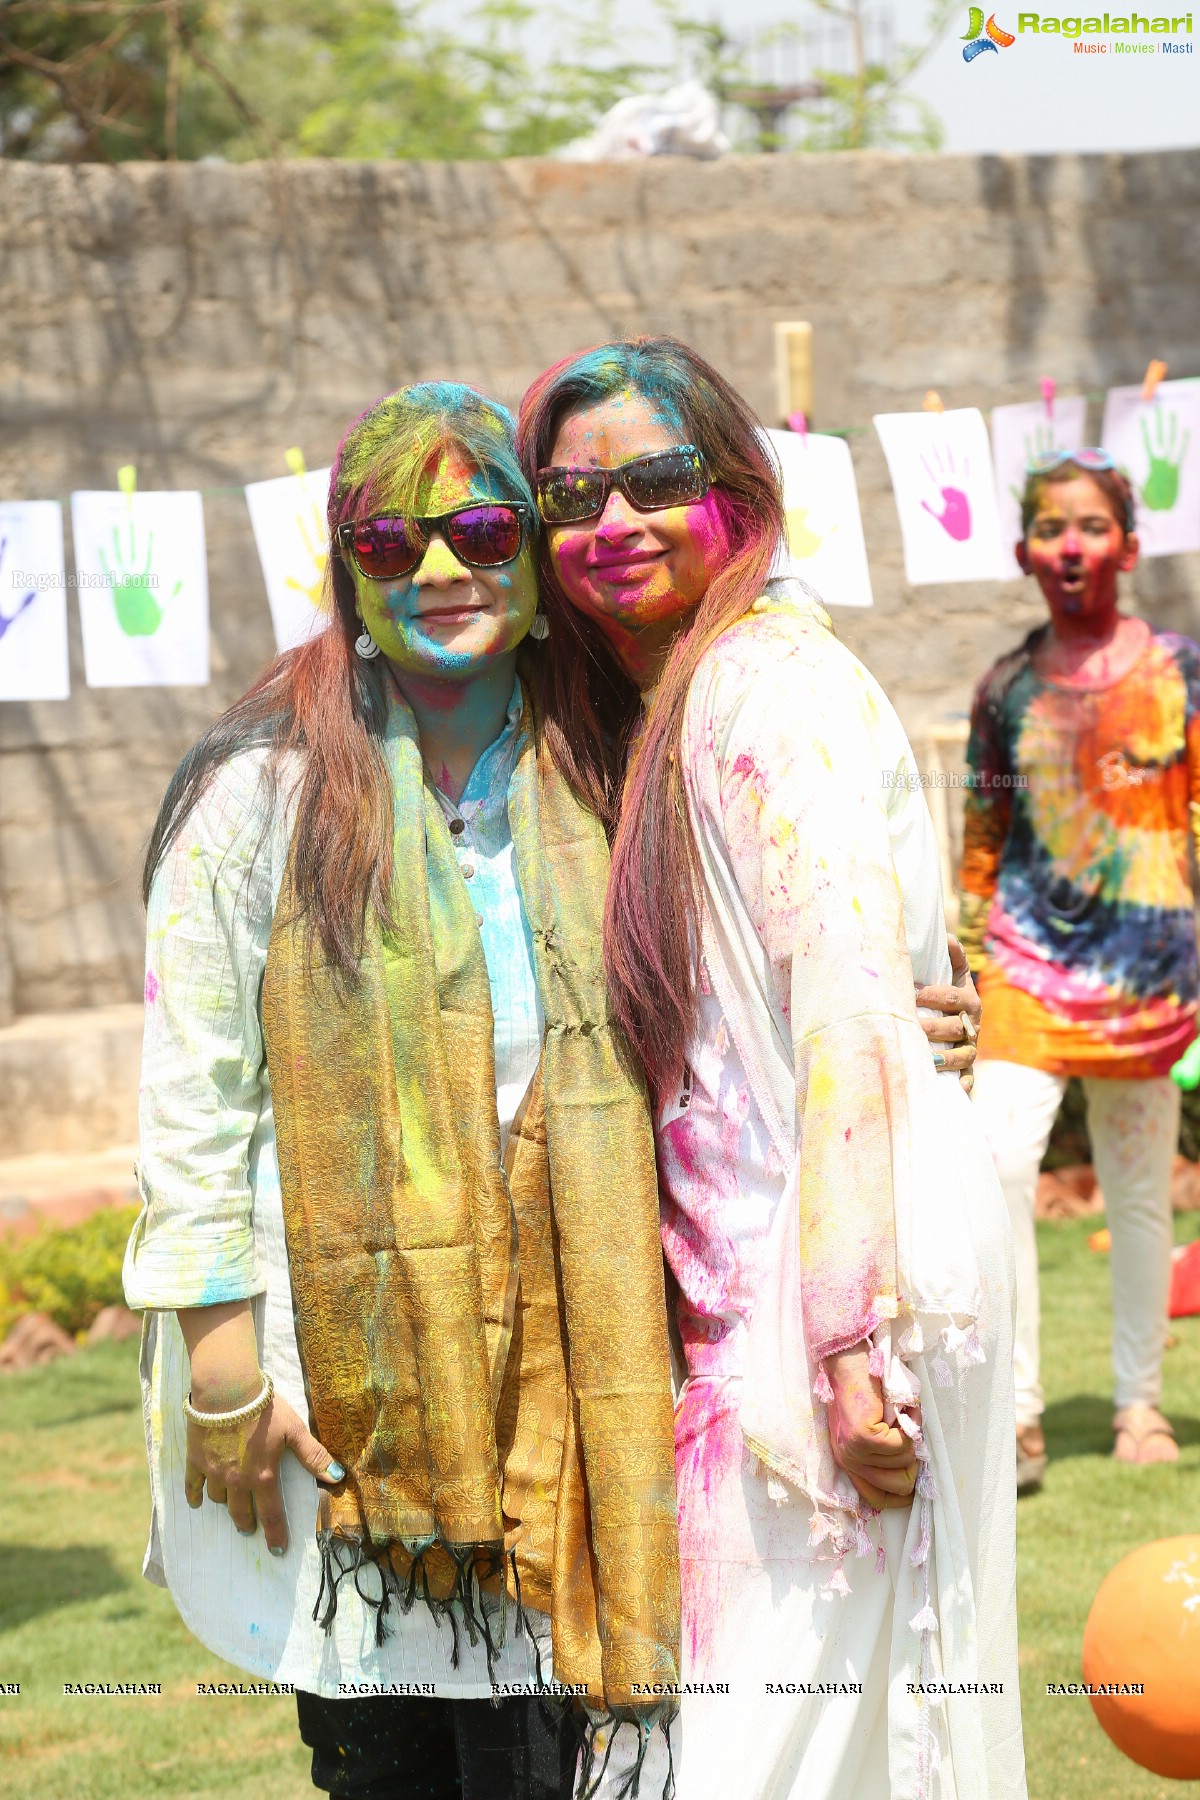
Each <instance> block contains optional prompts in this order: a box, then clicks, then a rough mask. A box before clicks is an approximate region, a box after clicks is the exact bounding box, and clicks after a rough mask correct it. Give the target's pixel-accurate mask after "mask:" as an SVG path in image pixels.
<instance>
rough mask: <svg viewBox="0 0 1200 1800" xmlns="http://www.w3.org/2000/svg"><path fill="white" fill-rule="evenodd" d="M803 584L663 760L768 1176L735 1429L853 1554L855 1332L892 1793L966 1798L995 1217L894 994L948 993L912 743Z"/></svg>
mask: <svg viewBox="0 0 1200 1800" xmlns="http://www.w3.org/2000/svg"><path fill="white" fill-rule="evenodd" d="M807 594H808V591H807V590H804V589H803V587H802V585H801V584H799V583H789V584H779V583H773V584H771V587H770V588H769V589H768V591H767V594H766V595H765V596H764V598H763V599H762V600H760V601H759V602H758V603H757V604H756V606H755V608H754V609H753V611H752V612H751V613H750V614H749V615H747V617H746V618H744V619H743V620H741V621H740V622H739V623H738V624H737V625H735V626H734V627H733V628H732V629H731V630H730V631H729V632H727V633H726V634H724V636H723V637H722V638H721V639H720V640H719V642H718V643H717V644H716V645H714V646H713V648H712V649H711V650H710V651H709V652H708V654H707V655H706V657H705V658H704V660H703V662H702V663H701V665H700V668H699V669H698V671H697V674H696V677H695V680H694V682H693V685H692V691H691V695H690V697H689V703H688V712H687V716H686V719H685V725H684V734H683V743H682V753H683V764H684V770H685V780H686V785H687V794H688V804H689V812H690V817H691V822H692V826H693V830H694V832H695V835H696V841H697V844H698V847H699V854H700V865H701V872H702V898H703V909H702V910H703V918H702V940H703V944H702V947H703V952H704V956H705V960H706V963H707V966H708V970H709V974H710V977H711V980H712V984H713V987H714V990H715V992H716V994H717V996H718V998H719V1000H720V1003H721V1006H722V1009H723V1011H724V1014H725V1017H726V1019H727V1020H728V1022H729V1026H730V1030H731V1033H732V1036H733V1038H734V1041H735V1043H736V1045H737V1049H738V1051H739V1053H740V1055H741V1058H742V1060H743V1063H744V1065H745V1068H746V1071H747V1075H748V1078H749V1082H750V1085H751V1088H752V1090H753V1093H754V1097H755V1099H756V1101H757V1103H758V1105H759V1107H760V1109H761V1112H762V1115H763V1118H764V1119H765V1120H766V1121H767V1124H768V1127H769V1129H770V1131H771V1133H772V1137H773V1138H774V1141H775V1146H776V1149H777V1151H778V1154H779V1155H780V1158H781V1161H782V1164H783V1167H784V1168H785V1170H787V1171H788V1181H787V1187H786V1190H785V1194H784V1200H783V1203H782V1204H781V1206H780V1207H779V1209H778V1212H777V1215H776V1222H775V1226H774V1229H773V1242H772V1253H771V1257H770V1263H769V1271H768V1275H767V1279H766V1283H765V1285H764V1287H763V1288H762V1289H761V1290H760V1292H759V1294H758V1296H757V1297H756V1302H755V1310H754V1316H753V1320H752V1323H751V1326H750V1331H749V1338H748V1346H747V1358H746V1366H745V1381H744V1390H743V1399H742V1408H741V1425H742V1432H743V1436H744V1439H745V1442H746V1444H747V1446H748V1447H749V1448H750V1449H751V1450H752V1451H753V1452H754V1454H755V1455H757V1456H758V1457H759V1458H760V1459H761V1460H762V1461H763V1463H765V1464H766V1465H767V1467H768V1468H769V1469H770V1470H771V1471H772V1472H773V1473H774V1474H775V1475H777V1476H778V1477H780V1478H782V1479H783V1480H784V1481H785V1482H787V1483H789V1484H791V1485H792V1486H794V1487H796V1488H799V1489H800V1490H801V1491H802V1492H803V1493H805V1494H806V1495H807V1496H808V1498H809V1499H810V1500H811V1502H812V1504H813V1509H814V1511H813V1524H812V1542H813V1544H814V1545H819V1546H821V1549H820V1554H822V1555H827V1556H830V1557H831V1558H832V1559H834V1560H837V1561H838V1563H839V1565H840V1562H841V1560H842V1559H844V1558H845V1557H846V1556H847V1555H849V1554H852V1553H854V1552H855V1551H856V1550H857V1551H858V1552H859V1553H862V1551H863V1550H864V1548H867V1549H869V1548H870V1547H871V1546H870V1544H869V1540H868V1539H867V1533H866V1531H865V1530H864V1521H863V1520H862V1518H861V1516H860V1508H859V1503H858V1500H857V1496H856V1495H855V1492H854V1490H853V1488H852V1486H851V1484H850V1482H849V1480H848V1478H847V1477H846V1476H845V1475H844V1474H843V1473H842V1472H841V1471H840V1470H839V1469H838V1468H837V1466H836V1465H835V1463H834V1461H833V1458H832V1454H831V1451H830V1444H829V1434H828V1429H827V1426H826V1420H825V1407H824V1404H823V1396H826V1395H828V1392H829V1390H828V1387H827V1382H826V1378H825V1377H824V1375H823V1372H822V1371H821V1368H820V1358H821V1357H822V1356H823V1355H828V1354H830V1353H831V1352H832V1351H833V1350H836V1349H838V1348H840V1347H843V1346H846V1345H849V1344H853V1343H856V1342H859V1341H861V1340H862V1339H864V1338H867V1339H870V1341H871V1343H872V1346H873V1355H872V1368H873V1370H874V1372H876V1373H878V1374H880V1375H881V1377H882V1379H883V1383H884V1390H885V1394H886V1395H887V1396H888V1397H889V1398H890V1400H891V1401H892V1402H893V1403H895V1404H898V1405H900V1406H904V1405H905V1404H906V1403H908V1404H910V1405H911V1404H912V1403H913V1402H919V1405H920V1409H921V1411H920V1417H921V1429H920V1431H919V1433H918V1438H917V1442H918V1453H919V1455H920V1457H921V1459H922V1470H921V1478H920V1485H919V1499H918V1501H917V1503H916V1504H914V1506H913V1510H912V1515H911V1518H910V1522H909V1531H908V1541H907V1542H906V1546H905V1549H906V1556H905V1564H904V1568H905V1579H904V1580H903V1581H902V1582H901V1591H898V1592H897V1595H896V1602H895V1607H894V1616H893V1622H892V1653H891V1673H892V1677H893V1679H891V1680H890V1681H889V1693H890V1699H889V1709H890V1710H889V1759H890V1765H891V1782H892V1791H893V1792H894V1793H896V1794H905V1795H913V1796H916V1795H925V1794H928V1795H933V1794H941V1795H947V1796H949V1795H957V1796H960V1797H961V1800H967V1797H970V1800H975V1797H976V1796H983V1795H987V1794H988V1793H989V1791H995V1792H1004V1793H1006V1794H1007V1793H1010V1792H1017V1791H1021V1792H1023V1791H1024V1782H1023V1776H1022V1774H1021V1739H1020V1714H1019V1700H1018V1695H1017V1686H1016V1679H1017V1677H1016V1633H1015V1493H1014V1481H1013V1438H1014V1425H1013V1403H1012V1391H1011V1376H1010V1361H1011V1331H1012V1313H1011V1307H1012V1297H1011V1296H1012V1276H1011V1250H1010V1247H1009V1241H1008V1222H1007V1214H1006V1211H1005V1207H1004V1201H1003V1196H1002V1194H1001V1192H1000V1188H999V1183H998V1181H997V1179H996V1176H995V1172H994V1169H993V1166H992V1162H991V1158H990V1155H989V1154H988V1152H987V1149H986V1147H985V1145H984V1143H983V1139H982V1136H981V1134H980V1132H979V1131H978V1129H977V1128H976V1125H975V1121H974V1118H973V1116H972V1112H971V1107H970V1102H969V1100H968V1099H967V1096H966V1095H965V1094H964V1093H963V1092H962V1089H961V1087H960V1086H959V1083H958V1082H957V1080H955V1079H954V1078H953V1077H947V1076H939V1075H938V1074H937V1073H936V1071H935V1069H934V1066H933V1062H932V1058H931V1054H930V1050H929V1046H928V1043H927V1040H926V1039H925V1036H924V1034H923V1032H922V1031H921V1028H920V1025H919V1023H918V1020H917V1017H916V1011H915V1006H914V1002H913V991H914V988H913V983H914V977H915V979H916V981H917V982H918V983H920V984H924V983H928V982H947V981H948V980H949V960H948V956H947V952H946V942H945V923H944V919H943V914H942V906H941V883H940V871H939V866H938V853H937V848H936V842H935V840H934V836H933V829H932V824H931V821H930V819H929V814H928V809H927V807H926V805H925V801H924V796H923V794H922V792H921V790H920V786H919V781H918V778H917V776H916V770H915V763H914V761H913V757H912V752H911V750H910V748H909V746H908V743H907V740H906V738H905V736H904V732H903V730H902V728H901V726H900V724H899V721H898V720H897V718H896V716H895V713H894V712H893V710H892V708H891V706H890V705H889V703H888V701H887V699H886V697H885V696H884V695H883V693H882V691H881V690H880V689H879V687H878V685H877V684H876V683H875V681H874V680H873V679H872V677H871V676H870V675H869V674H868V673H867V671H866V670H865V669H864V668H863V667H862V665H861V664H860V663H858V662H857V660H856V659H855V658H854V657H853V656H852V655H851V654H850V653H849V652H848V651H847V650H846V649H845V648H844V647H843V646H842V645H841V644H840V643H839V642H838V641H837V639H836V638H835V637H834V636H833V634H832V631H831V629H830V628H829V622H828V619H827V618H826V616H825V615H824V613H823V612H822V611H821V609H820V608H819V606H814V605H813V604H812V601H813V599H815V596H811V595H808V597H806V595H807ZM880 1579H884V1577H882V1576H881V1577H880ZM833 1585H834V1586H835V1588H836V1586H837V1581H836V1576H835V1578H834V1583H833ZM917 1680H924V1681H941V1680H946V1681H951V1682H953V1684H954V1685H955V1686H956V1687H959V1688H962V1687H966V1688H968V1689H969V1688H970V1687H971V1686H972V1684H974V1686H975V1687H976V1689H978V1687H979V1685H980V1684H988V1685H991V1684H994V1683H1001V1684H1002V1687H1003V1693H1002V1694H1000V1695H996V1694H993V1693H988V1694H986V1695H984V1696H981V1695H979V1693H978V1692H975V1693H970V1692H968V1693H965V1694H964V1693H962V1692H959V1693H956V1694H954V1695H952V1696H950V1697H948V1698H946V1699H945V1701H944V1709H943V1706H939V1707H938V1708H937V1709H936V1710H935V1711H933V1712H931V1710H930V1705H929V1703H928V1702H927V1701H923V1700H922V1699H921V1698H920V1697H915V1698H914V1697H910V1696H908V1695H907V1692H906V1689H907V1686H908V1683H910V1682H913V1681H917ZM997 1759H999V1763H998V1761H997ZM939 1764H940V1765H941V1768H942V1773H941V1775H940V1776H938V1774H937V1770H938V1767H939ZM1000 1764H1003V1766H1004V1767H1005V1769H1006V1770H1007V1771H1008V1775H1007V1776H1006V1777H1005V1778H1004V1780H1003V1781H1001V1782H1000V1783H999V1784H998V1785H997V1786H996V1787H995V1788H994V1789H992V1790H989V1769H990V1770H991V1776H992V1780H993V1781H996V1778H997V1774H998V1769H999V1765H1000Z"/></svg>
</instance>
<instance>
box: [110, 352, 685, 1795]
mask: <svg viewBox="0 0 1200 1800" xmlns="http://www.w3.org/2000/svg"><path fill="white" fill-rule="evenodd" d="M329 515H330V527H331V559H330V560H331V571H330V584H329V585H330V599H331V609H330V610H331V617H330V620H329V622H328V625H327V627H326V629H325V630H324V631H323V632H322V633H320V634H319V635H318V636H316V637H314V638H313V639H311V640H310V641H309V642H308V643H306V644H305V645H303V646H301V647H299V648H297V649H296V650H293V651H291V652H288V653H286V654H285V655H284V656H282V657H281V658H280V659H278V661H277V662H276V663H275V664H273V665H272V667H271V668H270V669H268V670H267V671H266V672H265V674H264V675H263V677H262V678H261V679H260V681H259V682H258V683H256V685H255V687H254V688H252V689H251V690H250V692H249V694H247V695H246V696H244V697H243V699H242V700H241V701H239V702H238V703H237V704H236V705H235V706H234V707H233V708H232V709H231V710H230V711H229V712H228V713H226V714H225V715H224V716H223V717H222V718H221V719H220V720H218V721H217V722H216V723H215V724H214V726H213V727H212V728H211V729H210V731H209V733H207V734H206V736H205V737H204V738H203V739H202V740H201V743H200V744H199V745H198V746H197V747H196V749H195V750H193V752H191V753H190V755H189V757H188V758H187V759H185V762H184V764H183V765H182V766H181V769H180V771H179V773H178V774H177V776H176V778H175V780H174V781H173V782H172V784H171V787H170V789H169V790H168V794H167V797H166V799H165V801H164V804H163V808H162V811H161V812H160V816H159V820H158V823H157V825H156V827H155V831H154V834H153V838H152V845H151V851H150V856H149V858H148V870H147V882H148V887H149V938H148V955H147V976H146V1002H147V1012H146V1037H145V1056H144V1063H143V1077H142V1093H141V1167H140V1182H141V1188H142V1193H143V1199H144V1206H143V1209H142V1212H141V1214H140V1216H139V1218H138V1220H137V1222H136V1224H135V1226H134V1230H133V1235H132V1237H131V1240H130V1244H129V1249H128V1253H127V1258H126V1265H125V1284H126V1295H127V1297H128V1300H129V1303H130V1305H131V1306H134V1307H137V1308H140V1309H143V1310H144V1311H145V1312H146V1314H147V1321H146V1325H145V1329H144V1332H143V1340H142V1381H143V1398H144V1410H145V1424H146V1437H147V1449H148V1455H149V1461H150V1471H151V1487H152V1492H153V1515H152V1526H151V1534H150V1546H149V1550H148V1553H147V1559H146V1565H145V1567H146V1573H147V1575H148V1576H149V1577H150V1578H151V1579H152V1580H155V1581H158V1582H161V1583H163V1584H164V1585H166V1586H168V1587H169V1588H170V1590H171V1593H172V1595H173V1597H174V1599H175V1601H176V1603H177V1605H178V1608H179V1611H180V1614H181V1616H182V1617H183V1619H184V1620H185V1622H186V1623H187V1624H188V1626H189V1627H190V1628H191V1629H192V1630H193V1631H194V1632H195V1634H196V1635H197V1636H198V1637H199V1638H200V1639H201V1641H202V1642H203V1643H205V1644H206V1645H207V1646H208V1647H209V1648H210V1649H211V1650H213V1651H214V1652H216V1653H218V1654H220V1655H222V1656H224V1657H226V1658H228V1659H229V1660H230V1661H231V1662H232V1663H233V1664H234V1665H235V1666H236V1667H238V1668H239V1669H241V1670H243V1671H245V1673H246V1674H247V1675H248V1676H249V1677H252V1678H257V1679H259V1680H265V1681H268V1682H269V1683H286V1684H288V1685H290V1686H294V1687H295V1689H296V1693H297V1712H298V1716H299V1723H300V1728H301V1733H302V1736H303V1737H304V1740H305V1742H306V1743H308V1744H309V1745H310V1746H311V1748H312V1750H313V1781H314V1784H315V1785H316V1786H318V1787H322V1788H325V1789H327V1790H328V1791H329V1792H331V1793H333V1794H337V1795H341V1796H344V1797H346V1800H367V1797H368V1796H372V1797H373V1796H377V1795H380V1794H387V1795H388V1796H389V1800H399V1797H400V1796H411V1800H417V1796H420V1800H442V1797H445V1800H450V1797H451V1796H453V1795H455V1794H462V1793H470V1794H472V1795H477V1796H479V1797H480V1800H561V1797H562V1796H564V1795H567V1794H569V1793H570V1791H571V1787H572V1781H573V1775H574V1769H575V1761H576V1754H575V1753H576V1744H577V1738H576V1733H575V1730H574V1725H573V1721H572V1720H570V1719H569V1718H568V1717H567V1715H566V1714H565V1713H563V1712H561V1711H560V1712H558V1713H557V1714H556V1712H555V1711H554V1710H553V1709H552V1708H548V1707H547V1706H546V1704H545V1703H544V1699H543V1691H542V1690H543V1687H544V1680H545V1679H548V1678H549V1677H550V1676H551V1675H552V1673H557V1675H558V1679H559V1681H561V1682H562V1683H565V1684H569V1685H568V1691H569V1692H570V1693H572V1694H573V1693H575V1692H583V1693H586V1694H587V1695H588V1696H589V1698H590V1699H591V1701H592V1703H593V1708H594V1711H595V1712H596V1714H597V1715H598V1716H602V1715H603V1714H605V1712H608V1713H609V1714H611V1715H612V1716H620V1717H622V1718H627V1717H636V1718H639V1719H641V1720H642V1721H643V1725H644V1728H645V1729H646V1730H647V1732H648V1731H649V1729H650V1727H651V1726H652V1725H653V1724H654V1723H656V1722H657V1720H658V1719H659V1718H660V1717H661V1716H664V1715H665V1713H666V1711H667V1710H668V1709H667V1706H666V1703H664V1702H663V1701H662V1700H660V1699H658V1698H656V1697H655V1694H654V1682H653V1680H652V1678H653V1677H658V1676H663V1675H666V1676H668V1677H670V1678H672V1679H673V1678H675V1677H676V1676H677V1673H678V1650H677V1638H678V1577H677V1554H676V1542H677V1539H676V1519H675V1505H674V1483H673V1469H672V1440H671V1392H670V1382H669V1348H668V1335H667V1320H666V1310H665V1303H664V1296H663V1288H662V1265H661V1257H660V1253H659V1244H658V1233H657V1217H656V1201H657V1185H656V1177H655V1162H654V1145H653V1133H652V1125H651V1120H650V1116H649V1112H648V1108H647V1106H646V1100H645V1094H644V1090H643V1089H642V1086H641V1084H640V1082H639V1081H638V1079H637V1078H636V1076H635V1075H634V1074H633V1072H632V1070H630V1069H629V1068H628V1067H627V1066H626V1061H625V1059H624V1058H623V1057H621V1056H620V1055H619V1051H618V1048H617V1046H615V1044H614V1042H613V1039H612V1035H611V1032H610V1029H609V1019H608V1008H607V1005H606V1002H605V999H604V993H603V976H602V968H601V959H600V955H599V918H600V909H601V907H602V902H603V894H604V882H605V877H606V873H607V864H608V849H607V844H606V842H605V838H604V833H603V829H602V827H601V826H600V824H599V823H598V822H597V821H596V820H595V819H593V818H591V817H590V816H588V815H586V814H585V813H584V812H583V811H582V809H581V808H580V807H579V806H578V804H577V802H575V801H574V799H573V798H572V797H571V796H570V795H569V793H568V791H567V789H566V786H565V783H563V781H562V780H561V778H560V777H559V776H558V775H557V773H556V771H555V770H554V769H553V768H552V767H549V766H548V765H546V763H545V761H544V759H542V758H541V757H540V756H539V752H538V749H537V744H536V732H535V728H534V721H533V710H532V704H531V693H530V688H531V685H532V683H531V681H530V680H529V679H528V678H527V679H526V681H525V682H522V681H521V680H519V679H518V678H517V673H516V658H517V649H518V645H519V644H520V643H521V642H522V640H523V639H524V638H525V636H526V633H527V632H529V630H530V628H531V626H532V624H533V622H534V618H535V609H536V604H537V585H536V572H535V566H534V560H533V551H532V542H533V538H534V535H535V514H534V508H533V503H532V495H531V493H530V490H529V488H528V486H527V484H526V483H525V482H524V479H523V477H522V475H521V471H520V468H519V465H518V464H517V463H516V460H515V456H514V452H513V444H512V430H511V420H510V419H509V417H508V415H507V414H506V413H505V412H504V411H503V409H501V408H499V407H497V406H496V405H495V404H494V403H493V402H490V401H488V400H486V399H485V398H484V397H483V396H482V395H479V394H476V393H475V392H474V391H473V390H470V389H467V388H463V387H459V386H456V385H452V384H440V383H439V384H425V385H422V386H419V387H416V388H412V389H405V390H401V391H400V392H399V393H397V394H395V395H390V396H387V397H386V398H385V399H384V400H382V401H380V402H379V403H377V405H376V406H375V407H373V408H371V409H370V411H369V412H367V413H366V414H364V415H363V417H362V418H361V419H360V420H358V421H357V422H356V424H355V425H354V426H352V427H351V429H350V431H349V432H348V433H347V436H346V438H345V440H344V441H343V444H342V446H341V448H340V450H339V453H338V458H337V461H336V463H335V466H334V469H333V473H332V477H331V484H330V501H329ZM526 669H527V671H528V664H527V665H526ZM306 927H307V929H306ZM564 967H565V969H566V970H567V973H565V974H564V973H563V970H564ZM610 1146H611V1147H612V1148H613V1149H614V1150H615V1151H616V1152H617V1153H616V1154H607V1151H608V1150H609V1148H610ZM568 1309H569V1310H568ZM614 1450H615V1452H616V1454H617V1455H618V1456H619V1459H620V1464H621V1480H620V1482H619V1483H617V1482H615V1481H614V1480H613V1479H612V1477H611V1473H610V1471H611V1469H612V1466H613V1463H614ZM285 1452H286V1453H287V1454H285ZM551 1653H552V1656H553V1670H552V1667H551ZM570 1670H573V1671H574V1672H573V1673H568V1672H566V1671H570Z"/></svg>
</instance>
